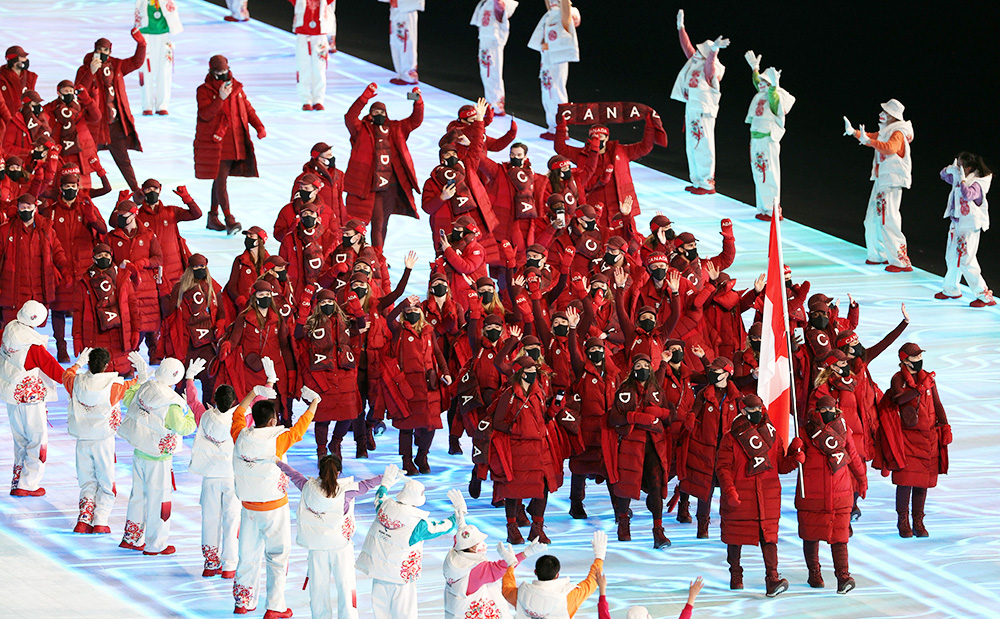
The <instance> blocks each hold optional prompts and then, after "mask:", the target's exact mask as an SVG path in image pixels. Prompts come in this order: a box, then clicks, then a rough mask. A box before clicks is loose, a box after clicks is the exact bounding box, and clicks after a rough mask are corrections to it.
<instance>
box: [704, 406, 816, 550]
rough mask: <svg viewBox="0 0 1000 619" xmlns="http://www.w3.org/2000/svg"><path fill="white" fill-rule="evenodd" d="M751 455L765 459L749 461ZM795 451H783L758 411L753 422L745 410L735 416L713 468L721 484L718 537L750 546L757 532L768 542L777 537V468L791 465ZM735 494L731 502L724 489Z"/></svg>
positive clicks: (788, 468)
mask: <svg viewBox="0 0 1000 619" xmlns="http://www.w3.org/2000/svg"><path fill="white" fill-rule="evenodd" d="M756 458H764V459H766V463H765V464H761V465H759V466H757V467H756V468H753V472H751V467H752V465H753V463H755V462H756ZM795 465H796V462H795V457H794V455H792V456H787V455H785V441H784V440H783V439H782V438H781V435H780V434H778V431H777V430H775V428H774V426H772V425H771V423H770V422H769V421H768V420H767V415H763V416H762V418H761V421H760V423H759V424H757V425H754V424H752V423H751V422H750V419H749V418H747V417H746V415H740V416H739V417H737V418H736V419H735V420H734V421H733V423H732V426H731V427H730V429H729V432H726V434H725V436H723V437H722V443H721V444H720V445H719V459H718V462H717V464H716V473H717V474H718V476H719V487H720V488H721V489H722V505H721V508H720V510H719V514H720V515H721V516H722V526H721V530H722V542H723V543H725V544H737V545H741V546H756V545H757V544H758V543H760V539H761V532H763V539H764V541H765V542H768V543H776V542H777V541H778V518H780V517H781V480H780V479H779V478H778V474H779V473H781V474H784V473H788V472H789V471H792V470H794V469H795ZM734 490H735V491H736V493H737V494H738V495H739V498H738V500H739V503H738V504H733V503H732V502H731V501H730V500H729V498H728V495H730V494H731V493H732V492H733V491H734Z"/></svg>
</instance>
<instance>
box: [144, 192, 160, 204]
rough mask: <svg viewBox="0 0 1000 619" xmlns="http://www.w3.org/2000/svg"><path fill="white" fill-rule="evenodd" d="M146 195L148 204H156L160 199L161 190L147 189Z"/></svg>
mask: <svg viewBox="0 0 1000 619" xmlns="http://www.w3.org/2000/svg"><path fill="white" fill-rule="evenodd" d="M144 195H145V200H146V204H156V203H157V202H159V200H160V192H159V191H147V192H146V193H145V194H144Z"/></svg>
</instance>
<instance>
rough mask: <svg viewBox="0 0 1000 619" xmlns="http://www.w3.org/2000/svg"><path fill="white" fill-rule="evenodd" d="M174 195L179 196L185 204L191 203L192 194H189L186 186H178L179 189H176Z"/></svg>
mask: <svg viewBox="0 0 1000 619" xmlns="http://www.w3.org/2000/svg"><path fill="white" fill-rule="evenodd" d="M174 193H176V194H177V195H178V196H180V199H181V200H182V201H183V202H184V203H187V202H190V201H191V194H190V193H188V190H187V187H185V186H184V185H178V186H177V189H174Z"/></svg>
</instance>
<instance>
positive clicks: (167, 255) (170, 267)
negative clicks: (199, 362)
mask: <svg viewBox="0 0 1000 619" xmlns="http://www.w3.org/2000/svg"><path fill="white" fill-rule="evenodd" d="M174 193H175V194H177V197H179V198H180V199H181V201H182V202H183V203H184V207H180V206H171V205H169V204H165V203H164V202H163V200H162V199H161V198H162V197H163V186H162V185H161V184H160V181H158V180H156V179H155V178H150V179H146V182H144V183H143V184H142V200H141V201H140V202H139V214H138V215H136V221H137V222H138V224H139V225H140V226H142V227H143V228H146V229H147V230H150V231H152V232H153V234H155V235H156V240H158V241H159V242H160V250H162V251H163V262H162V265H163V275H162V277H161V278H160V299H161V304H162V306H163V308H164V310H166V307H165V306H166V298H167V297H168V296H169V295H170V293H171V291H173V289H174V285H175V284H177V282H178V280H180V278H181V274H182V273H183V272H184V269H186V268H187V266H188V258H190V256H191V250H190V249H188V246H187V241H185V240H184V237H182V236H181V232H180V229H179V228H178V227H177V224H178V223H180V222H182V221H197V220H198V219H200V218H201V208H200V207H199V206H198V203H197V202H195V201H194V198H192V197H191V194H190V193H188V190H187V187H185V186H184V185H179V186H178V187H177V189H174ZM165 313H166V311H164V314H165ZM178 358H180V357H178Z"/></svg>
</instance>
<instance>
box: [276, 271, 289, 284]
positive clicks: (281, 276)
mask: <svg viewBox="0 0 1000 619" xmlns="http://www.w3.org/2000/svg"><path fill="white" fill-rule="evenodd" d="M274 276H275V277H277V278H278V281H279V282H287V281H288V271H275V272H274Z"/></svg>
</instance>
